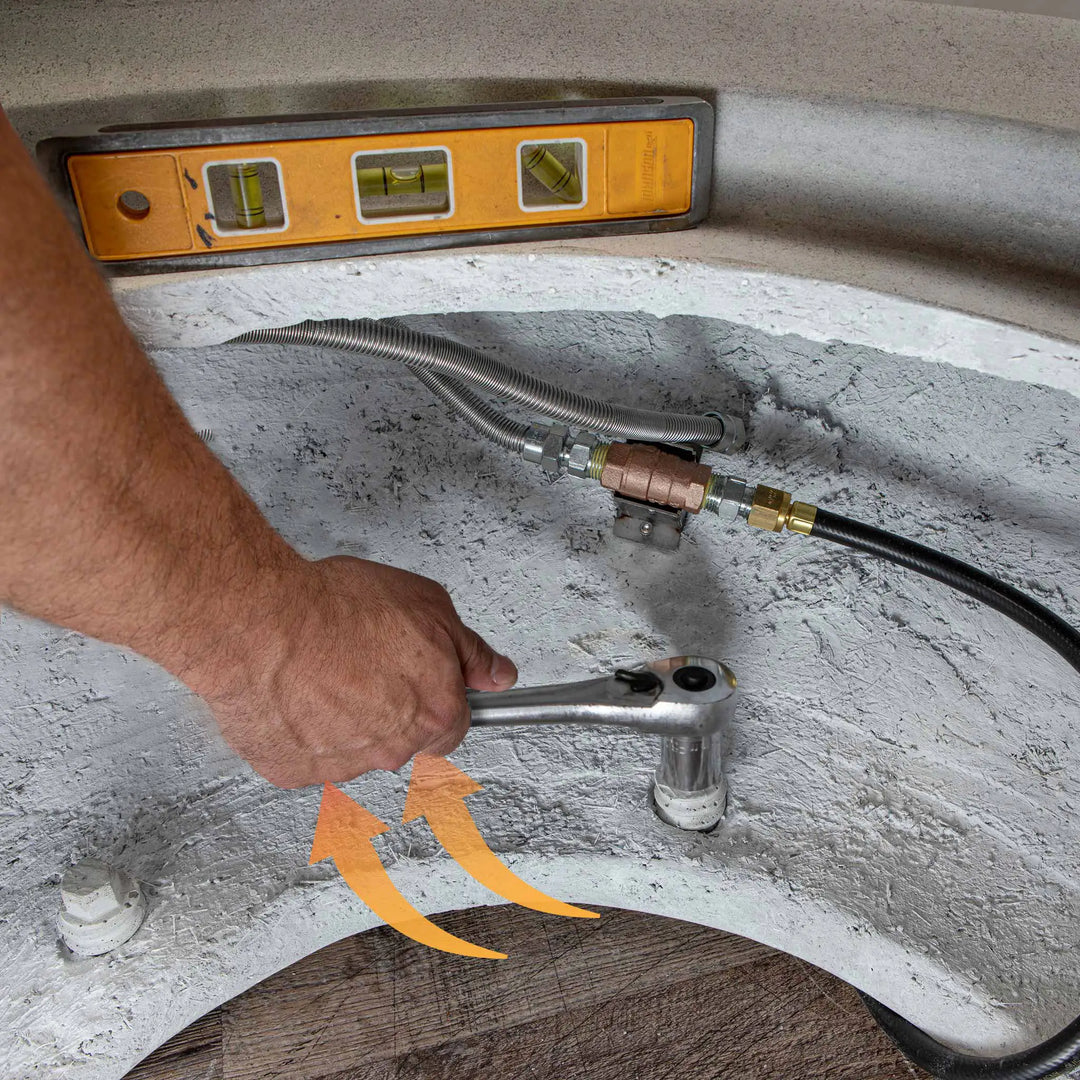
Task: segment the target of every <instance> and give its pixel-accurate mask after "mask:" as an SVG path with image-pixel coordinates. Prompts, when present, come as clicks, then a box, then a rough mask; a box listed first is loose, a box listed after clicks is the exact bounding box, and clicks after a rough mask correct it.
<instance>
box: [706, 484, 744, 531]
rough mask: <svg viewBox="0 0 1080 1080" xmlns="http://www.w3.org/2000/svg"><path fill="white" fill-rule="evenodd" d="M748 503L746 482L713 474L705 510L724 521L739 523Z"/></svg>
mask: <svg viewBox="0 0 1080 1080" xmlns="http://www.w3.org/2000/svg"><path fill="white" fill-rule="evenodd" d="M746 502H747V492H746V481H745V480H740V479H739V478H738V477H737V476H721V475H720V474H719V473H713V475H712V479H711V480H710V481H709V490H708V492H707V493H706V495H705V507H704V509H706V510H711V511H712V512H713V513H714V514H715V515H716V516H717V517H718V518H720V519H721V520H722V521H737V520H738V518H739V514H740V513H741V512H742V510H743V507H744V506H745V505H746Z"/></svg>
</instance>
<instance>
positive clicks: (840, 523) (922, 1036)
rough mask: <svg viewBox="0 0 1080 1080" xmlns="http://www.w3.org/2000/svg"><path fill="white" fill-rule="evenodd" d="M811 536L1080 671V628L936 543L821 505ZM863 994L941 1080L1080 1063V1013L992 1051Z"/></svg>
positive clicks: (895, 1037)
mask: <svg viewBox="0 0 1080 1080" xmlns="http://www.w3.org/2000/svg"><path fill="white" fill-rule="evenodd" d="M810 535H811V536H817V537H820V538H821V539H823V540H832V541H833V542H834V543H837V544H843V545H845V546H846V547H850V548H855V549H856V550H858V551H865V552H867V553H869V554H871V555H877V556H878V557H879V558H881V559H887V560H888V561H889V562H893V563H896V564H897V565H899V566H906V567H907V568H908V569H910V570H916V571H918V572H919V573H920V574H925V575H926V576H927V577H931V578H933V579H934V580H935V581H940V582H942V583H944V584H945V585H948V586H950V587H951V588H953V589H956V590H957V591H959V592H962V593H967V595H968V596H973V597H975V599H976V600H981V601H982V602H983V603H984V604H988V605H989V606H990V607H992V608H995V609H996V610H997V611H1000V612H1001V613H1002V614H1004V615H1008V616H1009V618H1010V619H1013V620H1014V621H1015V622H1018V623H1019V624H1020V625H1021V626H1023V627H1025V628H1027V629H1028V630H1030V631H1031V632H1032V633H1033V634H1036V635H1037V636H1038V637H1040V638H1042V640H1043V641H1045V642H1046V643H1047V645H1050V646H1051V647H1052V648H1054V649H1055V650H1056V651H1057V652H1058V653H1060V654H1061V656H1062V657H1064V658H1065V659H1066V660H1067V661H1068V662H1069V663H1070V664H1072V666H1073V667H1074V668H1075V669H1076V670H1077V671H1080V633H1078V632H1077V631H1076V630H1075V629H1074V628H1073V627H1071V626H1070V625H1069V624H1068V623H1067V622H1065V621H1064V620H1063V619H1061V618H1059V617H1058V616H1057V615H1055V614H1054V613H1053V612H1052V611H1050V610H1049V608H1045V607H1043V606H1042V604H1040V603H1038V602H1037V601H1035V600H1032V598H1031V597H1030V596H1027V595H1025V594H1024V593H1022V592H1020V590H1019V589H1014V588H1013V587H1012V586H1011V585H1007V584H1006V583H1005V582H1003V581H998V580H997V578H993V577H991V576H990V575H989V574H984V573H983V572H982V571H981V570H976V569H975V568H974V567H973V566H968V565H967V564H966V563H962V562H960V560H959V559H954V558H952V557H951V556H949V555H943V554H942V553H941V552H939V551H934V549H933V548H928V547H926V546H924V545H923V544H916V543H914V542H913V541H911V540H905V539H903V538H902V537H900V536H894V535H893V534H892V533H889V532H886V531H885V530H884V529H875V528H874V527H873V526H872V525H864V524H862V522H859V521H852V520H851V519H850V518H845V517H840V516H839V515H838V514H832V513H830V512H829V511H828V510H822V509H821V508H820V507H819V508H818V511H817V515H816V516H815V518H814V524H813V527H812V528H811V530H810ZM862 998H863V1001H865V1002H866V1006H867V1008H868V1009H869V1010H870V1014H871V1015H872V1016H873V1017H874V1019H875V1020H876V1021H877V1022H878V1024H880V1025H881V1028H882V1029H883V1030H884V1032H885V1034H886V1035H888V1036H889V1038H890V1039H892V1041H893V1042H894V1043H896V1045H897V1046H898V1047H899V1048H900V1050H901V1051H903V1053H904V1054H905V1055H906V1056H907V1057H908V1058H910V1059H911V1061H913V1062H914V1063H915V1064H916V1065H918V1066H919V1067H920V1068H922V1069H925V1070H926V1071H927V1072H928V1073H930V1074H931V1075H933V1076H936V1077H938V1078H939V1080H1039V1078H1040V1077H1046V1076H1065V1075H1067V1074H1069V1073H1071V1070H1072V1069H1074V1068H1076V1067H1077V1066H1078V1065H1080V1017H1077V1018H1076V1019H1075V1020H1074V1021H1073V1022H1072V1023H1071V1024H1069V1025H1068V1027H1066V1028H1064V1029H1063V1030H1062V1031H1059V1032H1058V1033H1057V1034H1056V1035H1054V1036H1051V1038H1049V1039H1047V1040H1046V1041H1045V1042H1041V1043H1039V1045H1038V1046H1033V1047H1032V1048H1031V1049H1030V1050H1023V1051H1021V1052H1020V1053H1018V1054H1010V1055H1008V1056H1007V1057H996V1058H986V1057H976V1056H975V1055H973V1054H960V1053H957V1052H956V1051H955V1050H950V1049H949V1047H947V1046H945V1045H944V1044H943V1043H940V1042H938V1041H937V1039H934V1038H933V1037H931V1036H930V1035H927V1033H926V1032H925V1031H923V1030H922V1029H921V1028H917V1027H916V1026H915V1025H914V1024H912V1023H911V1022H910V1021H908V1020H905V1019H904V1018H903V1017H902V1016H901V1015H900V1014H899V1013H895V1012H893V1010H892V1009H890V1008H888V1006H886V1005H882V1004H881V1002H880V1001H875V1000H874V998H872V997H869V996H868V995H866V994H863V995H862Z"/></svg>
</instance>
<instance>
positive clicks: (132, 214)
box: [116, 191, 150, 221]
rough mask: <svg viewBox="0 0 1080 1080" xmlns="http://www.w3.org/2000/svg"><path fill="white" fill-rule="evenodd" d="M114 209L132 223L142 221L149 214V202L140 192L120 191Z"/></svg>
mask: <svg viewBox="0 0 1080 1080" xmlns="http://www.w3.org/2000/svg"><path fill="white" fill-rule="evenodd" d="M116 208H117V209H118V210H119V211H120V213H121V214H123V215H124V217H126V218H131V220H132V221H142V219H143V218H144V217H146V215H147V214H149V213H150V200H149V199H148V198H147V197H146V196H145V195H144V194H143V193H142V192H141V191H122V192H120V198H118V199H117V200H116Z"/></svg>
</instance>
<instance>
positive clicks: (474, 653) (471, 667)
mask: <svg viewBox="0 0 1080 1080" xmlns="http://www.w3.org/2000/svg"><path fill="white" fill-rule="evenodd" d="M451 634H452V636H453V640H454V648H455V650H456V651H457V654H458V659H459V660H460V661H461V675H462V678H463V679H464V680H465V685H466V686H467V687H469V688H470V689H471V690H506V689H507V688H508V687H511V686H513V685H514V683H516V682H517V676H518V673H517V668H516V667H515V666H514V664H513V662H512V661H511V660H509V659H507V658H506V657H505V656H503V655H501V654H500V653H497V652H496V651H495V650H494V649H493V648H492V647H491V646H490V645H489V644H488V643H487V642H486V641H485V640H484V639H483V638H482V637H481V636H480V635H479V634H478V633H477V632H476V631H475V630H470V629H469V628H468V627H467V626H466V625H465V624H464V623H458V625H457V626H456V627H455V628H453V629H452V630H451Z"/></svg>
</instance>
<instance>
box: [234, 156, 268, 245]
mask: <svg viewBox="0 0 1080 1080" xmlns="http://www.w3.org/2000/svg"><path fill="white" fill-rule="evenodd" d="M226 168H227V170H228V174H229V186H230V187H231V188H232V197H233V206H234V207H235V208H236V227H237V228H238V229H258V228H260V227H262V226H263V225H265V224H266V209H265V207H264V206H263V192H262V182H261V181H260V180H259V166H258V165H251V164H248V163H243V164H239V165H228V166H226Z"/></svg>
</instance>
